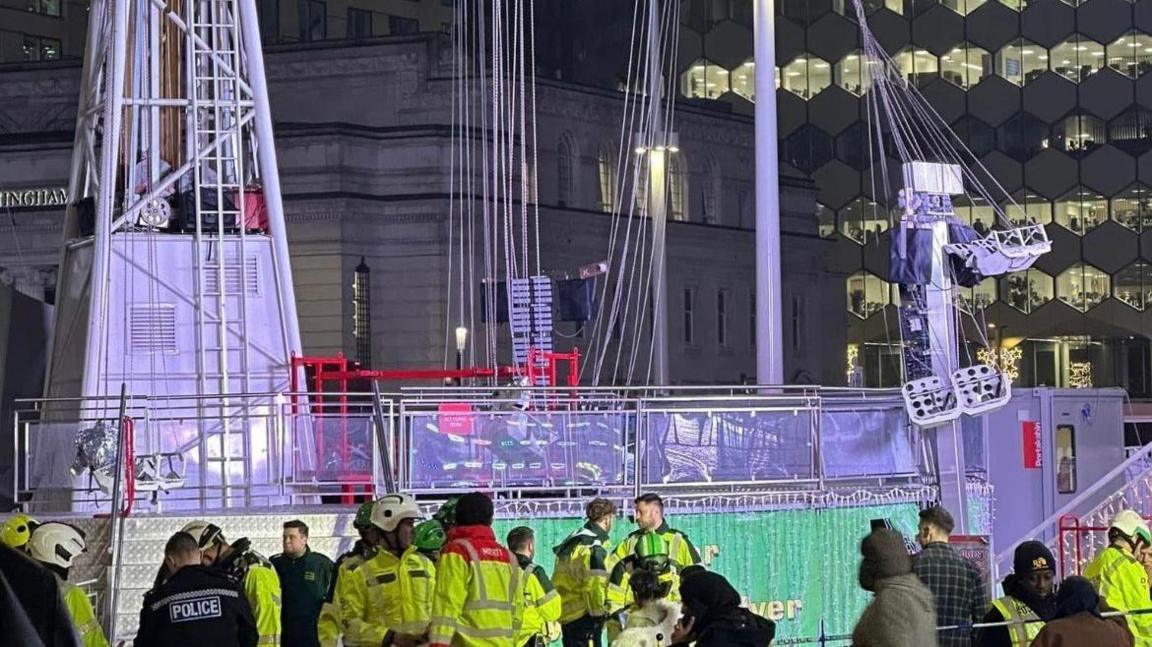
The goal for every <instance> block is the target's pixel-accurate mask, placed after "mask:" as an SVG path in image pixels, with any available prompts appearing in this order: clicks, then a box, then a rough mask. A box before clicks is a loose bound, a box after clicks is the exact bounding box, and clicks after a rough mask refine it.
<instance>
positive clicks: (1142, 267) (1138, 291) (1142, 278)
mask: <svg viewBox="0 0 1152 647" xmlns="http://www.w3.org/2000/svg"><path fill="white" fill-rule="evenodd" d="M1112 296H1114V297H1116V298H1117V299H1119V300H1120V301H1123V302H1124V303H1126V304H1128V305H1129V306H1131V307H1132V308H1134V309H1136V310H1140V311H1144V310H1145V309H1147V308H1148V306H1149V305H1152V265H1149V264H1148V263H1145V262H1143V261H1137V262H1135V263H1133V264H1131V265H1129V266H1128V267H1125V268H1122V269H1121V270H1120V271H1119V272H1116V274H1114V275H1112Z"/></svg>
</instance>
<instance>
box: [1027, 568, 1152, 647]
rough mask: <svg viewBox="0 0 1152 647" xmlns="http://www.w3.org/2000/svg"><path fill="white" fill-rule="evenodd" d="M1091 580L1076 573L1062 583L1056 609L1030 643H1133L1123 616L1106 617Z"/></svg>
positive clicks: (1041, 646)
mask: <svg viewBox="0 0 1152 647" xmlns="http://www.w3.org/2000/svg"><path fill="white" fill-rule="evenodd" d="M1100 606H1101V600H1100V596H1099V595H1098V594H1097V593H1096V587H1094V586H1092V582H1090V581H1088V580H1087V579H1085V578H1083V577H1080V576H1079V575H1073V576H1071V577H1069V578H1067V579H1065V580H1064V581H1063V582H1061V583H1060V590H1059V591H1057V592H1056V613H1055V615H1054V616H1053V617H1052V620H1051V621H1049V622H1048V623H1047V624H1045V625H1044V628H1043V629H1041V630H1040V633H1039V634H1038V635H1037V636H1036V639H1035V640H1033V641H1032V645H1031V647H1081V646H1082V645H1090V646H1091V647H1133V645H1134V644H1135V640H1134V639H1133V637H1132V632H1131V631H1129V630H1128V622H1127V621H1125V620H1124V618H1123V617H1116V618H1108V619H1105V618H1104V617H1103V616H1102V615H1100Z"/></svg>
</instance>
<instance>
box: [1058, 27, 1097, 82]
mask: <svg viewBox="0 0 1152 647" xmlns="http://www.w3.org/2000/svg"><path fill="white" fill-rule="evenodd" d="M1051 57H1052V60H1051V61H1050V63H1051V68H1052V71H1053V72H1055V73H1057V74H1059V75H1061V76H1063V77H1064V78H1066V79H1068V80H1069V81H1072V82H1073V83H1079V82H1082V81H1086V80H1088V77H1089V76H1092V75H1093V74H1094V73H1095V72H1096V71H1097V70H1099V69H1101V68H1103V67H1104V62H1105V61H1104V58H1105V57H1104V46H1103V45H1101V44H1100V43H1097V42H1096V41H1094V40H1092V39H1091V38H1087V37H1085V36H1081V35H1079V34H1073V35H1072V36H1071V37H1070V38H1069V39H1068V40H1066V41H1064V42H1063V43H1060V44H1059V45H1057V46H1055V47H1053V48H1052V55H1051Z"/></svg>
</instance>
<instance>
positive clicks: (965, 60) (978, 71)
mask: <svg viewBox="0 0 1152 647" xmlns="http://www.w3.org/2000/svg"><path fill="white" fill-rule="evenodd" d="M990 74H992V56H991V55H990V54H989V53H988V52H987V51H985V50H984V49H982V48H980V47H977V46H975V45H970V44H968V43H960V44H959V45H957V46H956V47H953V48H952V51H950V52H948V53H946V54H944V56H941V57H940V77H941V78H943V79H944V80H945V81H948V82H950V83H954V84H956V85H958V86H960V87H962V88H964V89H968V88H970V87H972V86H974V85H976V84H977V83H979V82H980V80H981V79H983V78H984V77H986V76H988V75H990Z"/></svg>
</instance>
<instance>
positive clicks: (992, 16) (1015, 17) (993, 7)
mask: <svg viewBox="0 0 1152 647" xmlns="http://www.w3.org/2000/svg"><path fill="white" fill-rule="evenodd" d="M965 22H966V25H967V28H968V29H967V33H968V40H970V41H972V42H973V43H975V44H977V45H979V46H980V47H983V48H984V49H986V50H988V51H990V52H992V51H996V50H998V49H1000V48H1001V47H1003V46H1004V45H1006V44H1008V41H1010V40H1013V39H1015V38H1019V37H1020V15H1019V14H1018V13H1016V12H1015V11H1012V10H1011V9H1009V8H1008V7H1006V6H1004V4H1003V3H1001V2H995V1H993V2H985V3H984V4H982V5H980V7H979V8H978V9H976V11H973V12H972V13H970V14H968V19H967V20H966V21H965Z"/></svg>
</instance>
